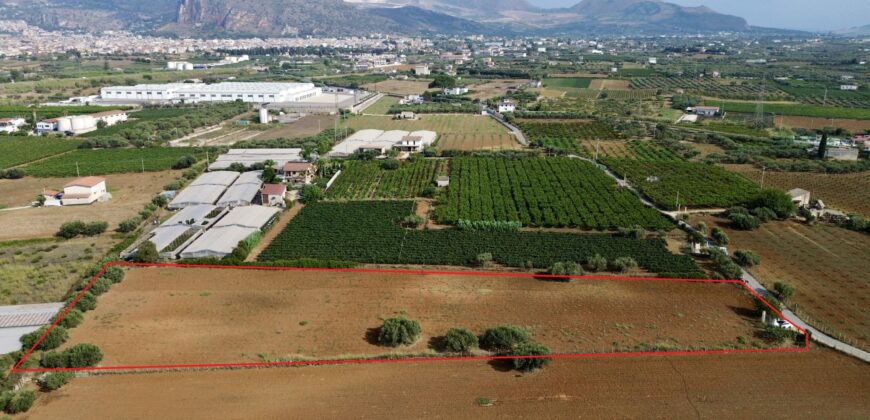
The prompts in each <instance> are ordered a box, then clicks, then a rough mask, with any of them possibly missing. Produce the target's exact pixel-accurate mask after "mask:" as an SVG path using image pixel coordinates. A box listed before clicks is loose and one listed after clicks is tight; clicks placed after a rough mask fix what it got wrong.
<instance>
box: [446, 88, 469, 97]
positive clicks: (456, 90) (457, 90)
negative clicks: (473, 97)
mask: <svg viewBox="0 0 870 420" xmlns="http://www.w3.org/2000/svg"><path fill="white" fill-rule="evenodd" d="M466 93H468V88H464V87H455V88H453V89H444V94H445V95H449V96H459V95H465V94H466Z"/></svg>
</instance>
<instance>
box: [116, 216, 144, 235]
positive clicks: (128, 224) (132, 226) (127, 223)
mask: <svg viewBox="0 0 870 420" xmlns="http://www.w3.org/2000/svg"><path fill="white" fill-rule="evenodd" d="M140 223H142V218H141V217H131V218H129V219H127V220H124V221H122V222H121V223H119V224H118V229H115V230H116V231H118V232H121V233H130V232H132V231H134V230H136V228H138V227H139V224H140Z"/></svg>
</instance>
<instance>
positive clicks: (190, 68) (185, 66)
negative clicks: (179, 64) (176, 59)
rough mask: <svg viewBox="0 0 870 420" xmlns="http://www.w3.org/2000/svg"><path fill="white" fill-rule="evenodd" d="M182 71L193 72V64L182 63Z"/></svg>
mask: <svg viewBox="0 0 870 420" xmlns="http://www.w3.org/2000/svg"><path fill="white" fill-rule="evenodd" d="M183 69H184V70H193V64H190V63H184V67H183Z"/></svg>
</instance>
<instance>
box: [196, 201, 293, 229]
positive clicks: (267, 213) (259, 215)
mask: <svg viewBox="0 0 870 420" xmlns="http://www.w3.org/2000/svg"><path fill="white" fill-rule="evenodd" d="M280 212H281V211H280V210H278V209H276V208H273V207H262V206H245V207H236V208H234V209H232V210H230V212H229V213H227V215H226V216H224V218H223V219H221V220H219V221H218V222H217V223H215V225H214V227H213V228H212V229H211V230H220V229H223V228H227V227H243V228H249V229H262V228H264V227H266V226H267V225H268V224H269V223H271V222H272V220H274V219H275V218H276V217H277V216H278V213H280Z"/></svg>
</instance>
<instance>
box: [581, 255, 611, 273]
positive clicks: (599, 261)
mask: <svg viewBox="0 0 870 420" xmlns="http://www.w3.org/2000/svg"><path fill="white" fill-rule="evenodd" d="M586 267H587V268H589V270H591V271H595V272H599V273H600V272H602V271H607V258H604V257H602V256H601V255H600V254H595V255H593V256H591V257H589V259H588V260H586Z"/></svg>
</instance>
